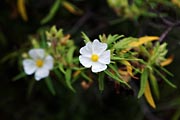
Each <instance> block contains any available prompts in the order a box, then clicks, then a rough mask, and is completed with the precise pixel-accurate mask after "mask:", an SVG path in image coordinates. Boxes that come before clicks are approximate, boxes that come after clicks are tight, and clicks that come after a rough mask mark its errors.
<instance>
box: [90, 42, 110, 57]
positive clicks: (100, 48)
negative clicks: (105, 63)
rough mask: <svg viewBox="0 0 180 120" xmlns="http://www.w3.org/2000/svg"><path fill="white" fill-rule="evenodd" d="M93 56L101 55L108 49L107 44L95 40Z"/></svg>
mask: <svg viewBox="0 0 180 120" xmlns="http://www.w3.org/2000/svg"><path fill="white" fill-rule="evenodd" d="M92 47H93V54H97V55H101V54H102V53H103V52H104V51H105V50H106V48H107V44H106V43H101V42H99V40H97V39H95V40H94V41H93V43H92Z"/></svg>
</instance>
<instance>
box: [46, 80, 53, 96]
mask: <svg viewBox="0 0 180 120" xmlns="http://www.w3.org/2000/svg"><path fill="white" fill-rule="evenodd" d="M45 83H46V85H47V88H48V89H49V91H50V92H51V94H52V95H56V91H55V89H54V87H53V83H52V80H51V78H50V77H47V78H45Z"/></svg>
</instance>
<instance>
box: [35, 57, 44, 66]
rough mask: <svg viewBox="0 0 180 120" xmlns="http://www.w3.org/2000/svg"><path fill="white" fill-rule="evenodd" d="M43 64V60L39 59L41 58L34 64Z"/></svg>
mask: <svg viewBox="0 0 180 120" xmlns="http://www.w3.org/2000/svg"><path fill="white" fill-rule="evenodd" d="M43 64H44V62H43V60H41V59H38V60H36V66H38V67H42V66H43Z"/></svg>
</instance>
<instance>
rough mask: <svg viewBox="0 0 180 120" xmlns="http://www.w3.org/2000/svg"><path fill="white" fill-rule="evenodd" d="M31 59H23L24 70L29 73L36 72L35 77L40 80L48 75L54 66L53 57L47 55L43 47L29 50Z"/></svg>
mask: <svg viewBox="0 0 180 120" xmlns="http://www.w3.org/2000/svg"><path fill="white" fill-rule="evenodd" d="M29 56H30V57H31V58H30V59H24V60H23V67H24V71H25V73H26V74H27V75H32V74H33V73H35V79H36V80H37V81H39V80H40V79H42V78H45V77H48V75H49V71H50V70H51V69H52V68H53V58H52V56H50V55H47V56H46V55H45V51H44V50H43V49H40V48H39V49H31V50H30V51H29Z"/></svg>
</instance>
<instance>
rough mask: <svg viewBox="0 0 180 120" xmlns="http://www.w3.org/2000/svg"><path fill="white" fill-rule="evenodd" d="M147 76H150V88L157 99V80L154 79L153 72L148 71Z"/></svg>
mask: <svg viewBox="0 0 180 120" xmlns="http://www.w3.org/2000/svg"><path fill="white" fill-rule="evenodd" d="M149 78H150V83H151V86H152V90H153V92H154V94H155V96H156V97H157V98H158V99H159V97H160V95H159V94H160V93H159V87H158V81H157V79H156V77H155V76H154V74H153V73H150V74H149Z"/></svg>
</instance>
